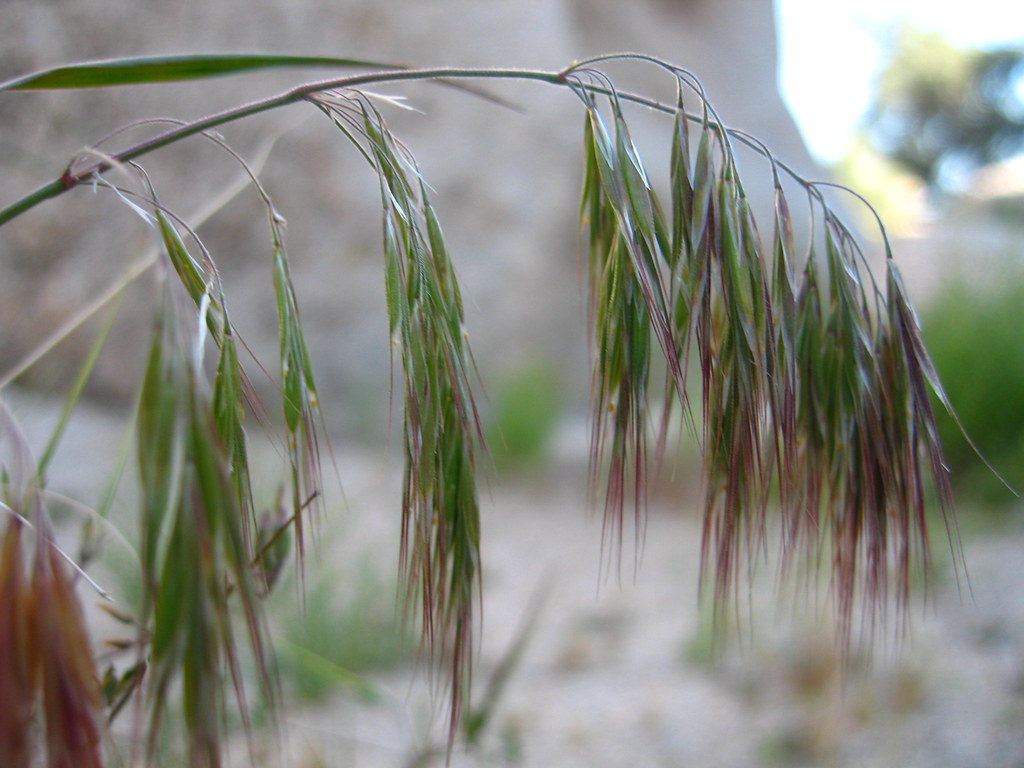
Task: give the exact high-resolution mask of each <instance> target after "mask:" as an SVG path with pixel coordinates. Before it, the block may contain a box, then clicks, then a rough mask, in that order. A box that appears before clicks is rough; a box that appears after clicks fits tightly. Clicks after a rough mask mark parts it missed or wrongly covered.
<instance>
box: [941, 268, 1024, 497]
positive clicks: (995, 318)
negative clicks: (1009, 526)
mask: <svg viewBox="0 0 1024 768" xmlns="http://www.w3.org/2000/svg"><path fill="white" fill-rule="evenodd" d="M922 325H923V326H924V338H925V343H926V344H927V346H928V350H929V351H930V353H931V355H932V359H933V360H934V362H935V367H936V368H937V369H938V372H939V377H940V378H941V380H942V382H943V385H944V386H945V388H946V392H947V393H948V395H949V399H950V402H952V404H953V407H954V408H955V409H956V412H957V414H958V415H959V417H960V421H961V423H962V424H963V427H964V429H965V430H966V432H967V434H968V435H969V436H970V438H971V440H973V441H974V443H975V445H976V446H977V447H978V449H979V450H980V451H981V453H982V454H983V455H984V456H985V458H986V459H987V460H988V461H989V462H990V463H991V464H992V466H994V467H995V468H996V469H997V470H998V471H999V473H1000V474H1002V476H1003V477H1004V478H1006V480H1007V482H1009V483H1010V485H1012V486H1013V487H1014V488H1015V489H1016V490H1018V491H1021V489H1024V333H1022V331H1024V272H1021V271H1020V270H1014V269H1008V270H1006V271H1002V270H1001V271H1000V274H999V275H998V277H997V278H996V279H993V280H991V281H985V282H983V283H977V282H973V283H972V282H969V281H967V280H964V279H958V280H955V281H950V282H949V283H947V285H946V286H945V287H944V288H943V289H942V290H941V291H940V292H939V294H938V295H937V296H936V297H935V299H934V300H933V301H932V302H930V303H929V306H928V308H927V310H926V311H925V312H924V313H923V316H922ZM937 409H938V410H939V411H942V408H941V406H937ZM938 424H939V430H940V435H941V438H942V445H943V448H944V449H945V451H946V459H947V462H948V464H949V466H950V468H951V469H952V471H953V481H954V483H955V485H956V487H957V491H958V495H959V496H960V498H961V499H963V500H970V501H971V502H974V503H980V504H983V505H985V506H989V507H999V506H1006V505H1007V504H1009V503H1010V502H1012V501H1013V496H1012V494H1011V493H1010V492H1009V491H1008V490H1007V489H1006V488H1005V487H1004V486H1003V484H1002V483H1001V482H1000V481H999V478H998V477H996V476H995V475H994V474H993V473H992V471H991V470H990V469H988V468H987V467H986V466H985V464H984V462H983V461H982V460H981V458H979V457H978V456H977V455H976V454H975V452H974V450H973V449H972V448H971V446H970V444H969V443H968V442H967V440H966V439H965V438H964V436H963V435H962V434H961V432H960V429H959V428H958V427H957V425H956V424H955V423H954V421H953V419H952V418H951V417H949V416H948V415H947V414H946V413H944V412H941V413H940V414H939V419H938Z"/></svg>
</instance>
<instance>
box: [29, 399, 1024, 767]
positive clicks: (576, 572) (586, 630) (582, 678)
mask: <svg viewBox="0 0 1024 768" xmlns="http://www.w3.org/2000/svg"><path fill="white" fill-rule="evenodd" d="M44 406H45V403H43V402H42V401H40V400H38V399H32V398H30V399H29V400H27V401H21V402H20V403H19V404H18V405H17V406H16V408H15V410H16V412H17V413H18V415H20V416H22V417H24V418H25V422H26V427H27V429H28V431H29V433H30V435H33V436H34V439H35V438H37V437H38V435H41V434H44V432H45V429H44V428H45V425H46V422H47V420H48V419H50V418H52V416H53V413H54V412H53V410H52V409H49V410H48V409H47V407H44ZM47 413H48V414H50V415H49V416H47V415H46V414H47ZM121 434H122V433H121V429H120V427H118V426H117V425H116V424H115V423H114V422H113V421H112V420H111V419H109V418H108V417H106V416H105V415H103V414H102V413H101V412H95V411H90V410H88V409H86V410H84V411H83V412H82V413H80V414H78V415H76V417H75V420H74V422H73V428H72V430H71V432H70V434H69V436H68V438H67V441H66V443H65V446H64V448H63V450H62V452H61V454H60V456H59V457H58V460H57V464H56V465H55V466H54V468H53V473H52V477H53V478H54V486H55V487H54V490H60V491H65V492H66V491H78V492H84V493H85V494H86V495H87V496H89V495H91V494H95V493H97V492H98V491H99V490H100V489H101V488H102V483H101V482H100V481H99V480H98V479H97V470H100V471H101V472H102V471H106V470H108V469H109V467H110V466H111V464H110V463H107V462H106V460H105V459H101V458H100V456H99V454H100V453H101V452H100V451H98V447H102V448H103V449H104V451H106V450H107V449H111V448H114V449H115V450H113V453H114V454H116V446H117V444H118V442H119V440H120V439H121ZM339 465H340V467H341V476H342V478H343V482H344V488H345V498H346V502H345V504H344V505H343V506H342V505H339V508H338V509H337V510H336V511H335V512H332V513H331V515H330V516H329V518H328V519H327V520H325V521H324V522H323V527H322V541H323V544H322V546H321V547H320V549H319V554H315V555H314V557H313V560H312V561H311V565H310V568H311V569H312V570H313V571H314V572H315V570H316V568H318V567H319V566H318V565H317V562H318V560H317V559H318V558H319V560H320V561H321V563H322V564H326V565H331V564H334V565H338V564H342V565H344V563H346V562H349V561H355V560H357V559H360V560H361V561H365V560H366V556H367V553H371V555H372V561H373V562H374V563H376V564H377V565H378V566H379V569H380V572H381V573H384V574H387V575H388V577H389V578H390V574H392V573H393V572H394V566H395V563H396V562H397V551H396V550H397V544H396V536H395V534H396V531H397V500H398V496H399V490H400V468H399V466H398V463H397V461H396V460H392V459H387V458H380V457H379V456H375V455H366V454H362V453H357V452H352V453H348V452H344V451H342V452H340V454H339ZM546 474H547V476H546V479H544V480H543V481H539V480H537V479H535V478H534V479H533V480H529V478H523V479H521V481H519V482H516V483H513V484H511V485H508V486H495V487H494V488H493V489H492V490H491V491H490V493H489V494H485V496H484V498H483V499H482V502H483V508H484V528H483V541H484V544H483V547H484V549H483V562H484V571H483V581H484V603H483V631H482V635H481V640H480V646H479V651H478V655H477V661H478V664H477V667H476V673H475V678H474V687H475V703H476V704H477V705H479V704H481V703H483V702H486V701H491V702H492V703H493V707H492V709H491V717H490V720H489V721H488V723H487V725H486V727H485V728H484V730H483V732H482V736H481V738H480V740H479V743H478V745H477V746H476V747H474V748H472V749H469V748H466V747H462V746H459V747H457V748H456V752H455V754H454V755H453V757H452V760H451V764H452V765H453V766H484V765H487V766H503V765H507V766H538V767H540V766H544V767H550V766H554V767H556V768H574V767H575V766H580V768H583V767H584V766H586V767H588V768H603V767H608V768H613V767H619V766H703V767H710V768H733V767H735V768H740V767H745V766H766V767H769V766H851V768H852V767H853V766H856V767H857V768H862V767H870V766H878V767H879V768H883V767H884V768H888V767H890V766H913V767H917V766H920V767H921V768H940V767H943V766H950V768H953V767H955V768H971V767H974V766H977V768H1021V767H1024V527H1022V526H1021V525H1020V524H1019V521H1018V520H1013V521H1012V522H1011V523H1009V524H1006V525H1004V526H1003V527H1002V528H1000V529H999V530H997V531H992V530H989V531H988V532H987V533H985V534H981V535H974V536H972V537H970V538H969V539H967V540H966V542H965V555H966V560H967V564H968V568H969V572H970V581H971V593H970V594H966V593H965V592H964V591H963V590H962V589H959V588H958V585H957V583H956V581H955V580H954V579H953V578H952V571H951V570H950V569H949V568H948V567H945V566H943V563H942V561H943V555H942V549H943V546H944V545H943V543H942V541H941V540H937V541H936V546H935V550H936V554H937V558H936V559H937V561H938V569H937V572H936V574H935V577H934V579H933V581H932V587H931V595H930V599H929V601H928V603H927V605H926V606H924V607H922V602H921V601H918V602H917V603H916V604H915V608H914V609H913V612H912V615H911V617H910V618H911V621H910V631H909V633H908V635H907V637H906V638H904V639H903V640H901V641H896V640H894V634H893V633H892V632H889V633H885V632H883V633H881V635H880V636H879V638H878V639H877V640H876V642H874V643H866V642H863V643H861V644H859V645H857V646H856V647H855V648H854V650H853V652H852V654H851V658H852V662H851V667H850V669H849V672H848V673H847V674H846V676H845V681H844V675H843V666H842V662H841V659H840V656H839V654H838V652H837V651H836V649H835V646H834V644H833V643H832V641H831V639H830V638H831V632H830V626H831V619H830V616H829V611H828V607H827V606H826V605H824V603H823V601H822V600H819V601H818V610H815V609H813V608H811V609H807V608H802V609H797V608H794V602H797V603H800V602H803V603H807V602H812V603H813V602H814V601H813V600H807V599H805V600H800V599H797V600H796V601H794V599H793V597H792V596H791V595H790V596H788V597H786V596H784V595H780V594H779V593H778V590H777V588H776V584H775V578H774V570H773V568H772V565H771V563H768V564H767V565H765V566H763V567H761V568H760V570H759V571H758V573H757V575H756V576H755V578H754V581H753V584H752V588H751V590H750V599H749V604H748V605H746V606H744V613H745V614H747V615H746V616H745V618H744V619H743V620H742V623H741V629H740V630H739V631H738V632H737V633H735V634H734V635H733V636H732V637H731V638H727V642H725V643H724V644H723V645H721V646H719V647H718V649H717V651H713V650H712V647H711V644H710V636H709V632H708V629H707V611H706V610H705V611H703V612H702V611H701V610H700V609H699V608H698V599H697V598H698V595H697V591H698V590H697V577H698V558H699V522H698V520H697V519H696V516H695V514H694V513H692V512H689V511H687V508H692V507H693V506H694V504H693V500H692V494H686V493H682V492H681V491H673V492H667V493H663V494H661V495H660V497H659V499H658V501H657V502H656V503H655V505H654V506H653V508H652V509H651V511H650V514H649V517H648V521H647V532H646V538H645V543H644V547H643V551H642V558H641V562H640V564H639V567H638V568H636V569H634V563H635V558H634V547H633V543H632V542H631V541H627V542H626V544H625V546H624V550H623V556H622V558H621V568H619V569H616V568H611V569H610V570H609V569H605V570H602V567H601V563H602V557H601V552H602V542H601V538H602V537H601V525H600V520H599V519H596V518H594V517H593V516H590V515H588V513H587V510H586V508H585V504H584V492H583V484H584V480H585V470H584V468H583V466H582V464H580V463H579V462H576V461H573V460H571V459H570V460H566V461H565V462H564V466H559V467H558V468H556V470H554V471H549V472H548V473H546ZM101 477H102V474H101ZM673 494H675V495H676V496H679V495H682V496H684V497H686V498H687V499H688V500H684V501H683V502H681V503H676V502H674V501H673V500H672V496H673ZM961 514H962V515H967V514H969V510H962V511H961ZM609 562H613V563H614V562H615V561H614V559H612V560H611V561H609V559H608V558H605V560H604V563H605V564H606V565H607V564H608V563H609ZM962 586H963V585H962V584H961V587H962ZM804 597H805V598H806V597H807V595H804ZM393 598H394V593H393V591H392V590H391V589H390V588H386V589H382V590H381V594H380V600H382V601H391V600H393ZM538 601H539V605H540V607H539V608H538V609H537V610H539V614H538V620H537V622H536V624H535V626H534V628H533V629H532V630H531V631H529V632H528V633H527V639H528V644H527V645H526V647H525V649H524V651H523V653H522V656H521V658H520V660H519V663H518V664H517V665H516V666H515V667H514V669H513V671H512V673H511V675H510V676H509V678H508V679H507V684H506V685H505V687H504V688H503V689H502V690H501V691H500V693H499V694H498V695H496V696H494V697H493V698H492V699H489V698H488V694H487V693H486V690H487V688H488V686H489V685H491V684H492V683H493V680H494V678H495V671H496V669H498V667H499V665H500V663H501V661H502V659H503V658H504V657H505V655H506V653H507V650H508V648H509V647H510V645H511V644H512V643H513V642H514V641H515V639H516V638H517V637H518V636H520V634H521V628H522V626H523V623H524V621H525V620H526V617H527V616H528V615H529V614H530V613H531V611H532V610H533V609H534V606H536V605H538ZM869 657H870V658H869ZM368 680H369V682H370V683H371V684H372V686H373V687H374V688H375V689H376V690H377V691H378V693H379V694H380V698H379V699H378V700H376V701H374V702H368V701H366V700H365V699H363V698H360V697H357V696H355V695H353V694H352V693H350V692H346V691H344V690H339V691H338V692H337V693H335V694H334V695H332V696H331V697H330V698H329V699H328V700H327V701H326V702H324V703H322V704H321V705H318V706H316V707H310V706H308V705H300V704H295V705H294V706H289V707H288V708H287V709H286V710H285V712H284V714H283V718H282V730H283V732H284V734H285V738H284V750H283V756H280V757H273V756H271V755H270V754H269V753H268V754H267V755H265V756H264V757H263V758H262V759H261V761H260V763H261V764H265V765H268V766H277V765H282V766H295V767H296V768H306V767H309V768H313V767H314V766H325V767H330V768H334V766H348V767H351V768H390V767H391V766H394V767H395V768H400V767H406V766H408V767H409V768H412V766H428V765H444V756H443V744H444V728H443V723H442V720H443V716H442V715H441V714H440V713H439V707H438V706H436V704H432V703H431V701H430V697H429V692H428V690H427V686H426V685H425V684H424V682H423V675H422V674H416V673H415V672H413V671H411V670H401V669H400V670H392V671H390V672H385V673H379V674H372V675H369V676H368ZM239 764H246V762H245V761H241V762H240V763H239Z"/></svg>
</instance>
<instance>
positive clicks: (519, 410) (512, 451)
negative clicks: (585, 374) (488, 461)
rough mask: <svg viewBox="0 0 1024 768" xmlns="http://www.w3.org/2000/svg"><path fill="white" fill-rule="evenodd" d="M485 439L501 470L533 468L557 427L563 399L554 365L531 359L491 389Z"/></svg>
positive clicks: (547, 447) (548, 445) (547, 446)
mask: <svg viewBox="0 0 1024 768" xmlns="http://www.w3.org/2000/svg"><path fill="white" fill-rule="evenodd" d="M490 402H491V409H490V414H489V418H488V419H487V428H486V429H487V439H488V445H489V447H490V451H491V454H492V456H493V458H494V463H495V464H496V465H497V466H498V467H499V468H501V469H516V468H519V469H524V468H532V467H536V466H537V465H538V464H539V463H540V462H541V461H542V460H543V459H544V458H545V457H546V456H547V452H548V449H549V448H550V446H551V438H552V435H553V433H554V431H555V429H556V428H557V426H558V423H559V420H560V416H561V412H562V408H563V406H564V396H563V392H562V386H561V380H560V379H559V376H558V371H557V370H556V368H555V366H554V365H553V364H552V363H550V362H548V361H546V360H533V361H531V362H528V363H526V364H524V365H522V366H520V367H519V368H517V369H516V370H515V371H514V372H512V373H511V374H509V375H508V376H506V377H505V378H504V379H502V380H501V381H500V382H499V383H498V385H497V386H496V387H494V388H493V391H492V392H491V397H490Z"/></svg>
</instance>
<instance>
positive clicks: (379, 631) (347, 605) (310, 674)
mask: <svg viewBox="0 0 1024 768" xmlns="http://www.w3.org/2000/svg"><path fill="white" fill-rule="evenodd" d="M307 579H308V581H307V591H306V599H305V601H304V603H305V604H304V605H301V604H300V603H301V602H302V601H296V600H295V587H294V585H293V584H285V585H282V587H283V588H282V589H279V590H278V593H279V594H277V595H275V602H276V603H277V608H278V610H276V611H273V612H272V613H273V614H274V619H275V620H276V621H279V622H280V623H281V624H282V631H281V637H280V640H279V641H278V643H277V644H276V645H277V647H276V654H277V664H278V667H279V669H280V672H281V679H282V681H283V682H284V683H285V686H286V688H287V689H288V690H290V691H291V692H292V693H293V694H294V695H295V696H296V697H298V698H299V699H301V700H303V701H307V702H318V701H322V700H323V699H325V698H326V697H328V696H329V695H331V694H333V693H335V692H337V691H339V690H348V691H349V692H351V693H354V694H356V695H357V696H359V697H360V698H362V699H364V700H367V701H375V700H376V699H377V698H378V694H377V691H376V688H375V687H374V686H373V684H372V683H371V682H370V681H369V680H368V679H367V678H366V677H364V675H365V674H366V673H368V672H373V671H380V670H387V669H394V668H396V667H398V666H400V665H401V664H403V663H405V662H407V661H408V659H409V650H410V649H411V648H415V640H413V639H411V637H407V635H406V632H405V631H404V630H403V628H402V621H401V618H400V617H398V615H397V614H396V612H395V610H394V606H393V605H392V603H390V602H389V601H387V600H381V595H382V594H384V595H389V594H394V591H395V585H394V583H393V582H390V583H389V582H388V580H387V579H386V578H385V577H384V576H383V575H382V574H381V573H380V563H379V561H374V562H372V563H371V562H364V563H362V564H361V565H360V566H359V567H357V568H350V569H344V571H343V572H339V571H338V570H335V569H332V568H327V569H325V570H324V571H322V572H320V573H317V574H315V575H312V578H311V579H310V576H307Z"/></svg>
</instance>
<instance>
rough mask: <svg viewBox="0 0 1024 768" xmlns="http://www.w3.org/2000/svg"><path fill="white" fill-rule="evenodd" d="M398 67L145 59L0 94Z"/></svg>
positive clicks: (330, 60)
mask: <svg viewBox="0 0 1024 768" xmlns="http://www.w3.org/2000/svg"><path fill="white" fill-rule="evenodd" d="M309 67H317V68H331V69H334V68H361V69H402V68H403V67H401V66H400V65H396V64H385V63H382V62H374V61H365V60H362V59H348V58H335V57H330V56H283V55H258V54H257V55H252V54H190V55H181V56H143V57H136V58H125V59H110V60H105V61H93V62H83V63H81V64H69V65H66V66H58V67H52V68H50V69H44V70H42V71H40V72H35V73H33V74H31V75H25V76H24V77H19V78H15V79H13V80H8V81H7V82H5V83H0V91H45V90H77V89H82V88H107V87H111V86H119V85H144V84H152V83H171V82H182V81H187V80H200V79H208V78H214V77H227V76H231V75H239V74H245V73H247V72H253V71H257V70H261V69H281V68H309Z"/></svg>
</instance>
